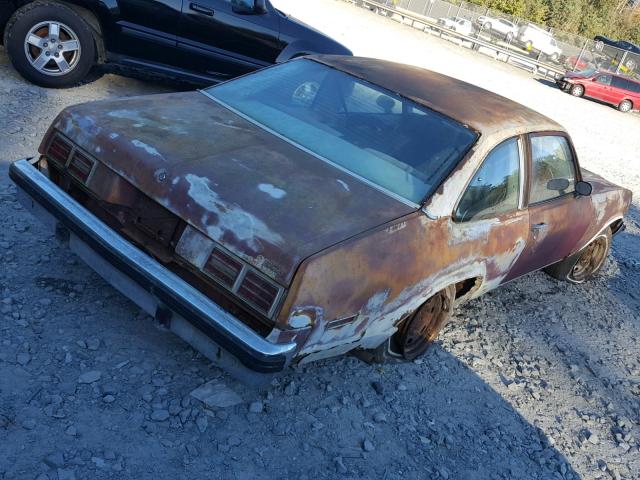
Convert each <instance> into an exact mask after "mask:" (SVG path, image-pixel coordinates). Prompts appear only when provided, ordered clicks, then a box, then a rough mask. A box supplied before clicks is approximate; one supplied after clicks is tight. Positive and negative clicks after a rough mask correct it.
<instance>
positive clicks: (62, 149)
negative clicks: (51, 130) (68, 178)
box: [46, 135, 72, 167]
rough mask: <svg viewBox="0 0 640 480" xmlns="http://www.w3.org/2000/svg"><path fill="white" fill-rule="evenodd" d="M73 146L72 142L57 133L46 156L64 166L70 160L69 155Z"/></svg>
mask: <svg viewBox="0 0 640 480" xmlns="http://www.w3.org/2000/svg"><path fill="white" fill-rule="evenodd" d="M71 148H72V147H71V144H70V143H68V142H67V141H65V140H63V139H62V137H61V136H60V135H56V136H55V137H53V140H52V141H51V143H50V144H49V148H47V152H46V156H47V158H49V159H50V160H53V161H54V162H55V163H57V164H58V165H59V166H61V167H64V166H65V165H66V164H67V160H69V155H71Z"/></svg>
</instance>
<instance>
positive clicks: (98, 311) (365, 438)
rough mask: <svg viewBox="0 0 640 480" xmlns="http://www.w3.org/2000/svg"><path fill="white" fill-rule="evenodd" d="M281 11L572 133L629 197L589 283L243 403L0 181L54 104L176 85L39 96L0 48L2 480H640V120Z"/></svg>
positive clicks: (364, 50) (344, 11)
mask: <svg viewBox="0 0 640 480" xmlns="http://www.w3.org/2000/svg"><path fill="white" fill-rule="evenodd" d="M277 4H278V5H280V6H282V8H283V9H284V10H286V11H290V12H291V13H293V14H295V15H296V16H298V17H299V18H301V19H303V20H304V21H306V22H308V23H310V24H312V25H313V26H316V27H318V28H320V29H322V30H324V31H326V32H328V33H329V34H331V35H333V36H334V37H336V38H338V39H339V40H341V41H343V42H344V43H345V44H346V45H348V46H349V47H350V48H352V49H353V51H354V52H355V53H356V54H360V55H368V56H376V57H383V58H388V59H393V60H397V61H401V62H405V63H414V64H417V65H420V66H424V67H427V68H431V69H433V70H437V71H440V72H443V73H446V74H448V75H451V76H455V77H458V78H462V79H465V80H467V81H471V82H472V83H476V84H478V85H481V86H483V87H485V88H488V89H490V90H494V91H496V92H498V93H501V94H502V95H505V96H507V97H510V98H513V99H515V100H517V101H519V102H521V103H524V104H526V105H528V106H530V107H533V108H535V109H537V110H539V111H541V112H543V113H545V114H546V115H548V116H550V117H552V118H554V119H556V120H558V121H560V123H562V124H564V125H565V126H566V127H567V128H568V129H569V130H570V132H571V134H572V136H573V138H574V141H575V143H576V147H577V150H578V153H579V155H580V160H581V162H582V164H583V166H585V167H587V168H589V169H591V170H594V171H595V172H597V173H601V174H603V175H605V176H606V177H607V178H610V179H612V180H614V181H617V182H619V183H620V184H622V185H624V186H626V187H627V188H630V189H631V190H633V192H634V196H635V199H636V200H634V206H633V208H632V212H631V215H630V218H629V219H628V224H629V227H628V229H627V231H626V232H624V233H622V234H621V235H619V236H618V237H617V238H616V241H615V243H614V248H613V254H612V257H611V259H610V260H609V261H608V262H607V264H606V267H605V269H604V271H603V273H602V275H601V276H600V277H599V278H598V279H596V280H595V281H592V282H590V283H589V284H587V285H582V286H575V285H568V284H565V283H561V282H558V281H556V280H554V279H551V278H549V277H547V276H546V275H544V274H542V273H535V274H532V275H529V276H526V277H525V278H522V279H519V280H517V281H514V282H512V283H511V284H509V285H507V286H505V287H503V288H501V289H500V290H498V291H496V292H493V293H491V294H488V295H485V296H484V297H482V298H480V299H478V300H475V301H473V302H470V303H468V304H467V305H465V306H463V307H462V308H460V309H459V310H458V312H457V313H456V315H455V318H454V320H453V321H452V322H451V323H450V324H449V325H448V326H447V327H446V329H445V331H444V332H443V334H442V337H441V338H442V340H441V341H440V342H438V343H437V344H436V345H435V346H434V347H433V348H432V349H431V350H430V352H429V353H428V354H427V355H426V356H425V357H424V358H422V359H419V360H418V361H415V362H413V363H409V364H403V365H387V366H370V365H366V364H363V363H361V362H360V361H358V360H356V359H355V358H352V357H344V358H338V359H332V360H327V361H323V362H319V363H316V364H312V365H308V366H305V367H304V368H299V369H295V370H292V371H290V372H288V373H287V374H286V375H284V376H281V377H279V378H278V379H276V380H275V381H274V382H273V383H272V385H271V386H270V387H269V388H267V389H265V390H262V391H257V390H253V389H250V388H248V387H245V386H242V385H239V384H238V383H236V382H234V381H232V380H231V379H229V378H228V377H227V376H226V375H224V374H223V373H222V372H221V371H219V370H218V369H217V368H215V367H212V366H211V365H210V364H209V362H207V361H206V360H205V359H204V358H202V357H201V356H200V355H198V354H197V353H196V352H194V351H193V350H192V349H191V348H189V347H188V346H186V345H185V344H184V343H182V342H181V341H180V340H178V339H177V338H176V337H174V336H173V335H172V334H170V333H168V332H166V331H165V330H163V329H162V328H161V327H160V326H157V325H154V324H153V322H152V320H151V319H150V318H148V317H147V316H146V315H143V314H141V313H140V312H139V310H138V309H137V308H136V307H135V306H134V305H132V304H131V303H130V302H128V301H127V300H126V299H124V298H123V297H122V296H121V295H119V294H118V293H117V292H115V291H114V290H113V289H111V288H110V287H109V286H107V285H106V284H105V283H104V282H103V281H102V280H101V279H100V278H99V277H98V276H97V275H96V274H94V273H93V272H92V271H91V270H90V269H89V268H87V267H85V266H84V265H83V264H82V263H81V262H79V261H78V260H77V259H76V258H75V257H74V256H73V255H72V254H70V253H69V252H68V251H67V250H66V249H64V248H60V247H59V246H58V244H57V243H56V242H55V240H54V239H53V237H52V236H51V235H49V234H48V233H47V232H46V231H45V229H44V228H43V227H42V226H41V225H40V224H39V223H38V222H37V221H35V220H34V219H32V218H31V217H30V216H29V215H28V214H27V213H26V212H25V211H24V210H23V209H22V208H21V207H20V206H19V205H18V203H17V202H16V200H15V189H14V188H13V187H12V186H11V184H10V182H9V181H8V179H7V176H6V171H7V167H8V162H9V161H10V160H13V159H17V158H20V157H23V156H27V155H32V154H33V153H34V152H35V150H36V148H37V145H38V142H39V140H40V138H41V136H42V134H43V132H44V130H45V129H46V127H47V126H48V125H49V123H50V122H51V120H52V119H53V117H54V116H55V115H56V114H57V113H58V111H59V110H61V109H62V108H63V107H64V106H66V105H70V104H74V103H78V102H84V101H89V100H94V99H101V98H108V97H118V96H125V95H138V94H144V93H152V92H159V91H165V90H168V89H171V88H174V87H172V86H171V85H167V84H154V83H149V82H146V83H144V82H141V81H138V80H134V79H129V78H124V77H119V76H114V75H105V76H103V77H102V78H100V79H99V80H97V81H95V82H93V83H90V84H87V85H84V86H82V87H78V88H74V89H71V90H62V91H53V90H43V89H40V88H38V87H34V86H32V85H29V84H27V83H25V82H24V81H23V80H22V79H21V78H20V77H18V75H17V74H16V73H15V72H14V71H13V70H12V69H11V67H10V66H9V65H8V60H7V57H6V55H5V54H4V51H2V50H1V49H0V112H1V113H2V115H1V116H0V159H1V160H0V265H1V268H0V479H10V478H11V479H33V478H37V479H39V480H44V479H47V478H49V479H55V478H58V479H60V480H62V479H73V478H75V479H84V478H96V479H106V478H156V479H165V478H166V479H176V478H189V479H195V478H238V479H245V478H247V479H261V478H295V479H305V478H306V479H309V478H313V479H318V478H379V479H424V478H442V479H535V478H540V479H547V478H558V479H561V478H564V479H572V478H574V479H575V478H584V479H598V478H600V479H608V478H614V479H617V478H624V479H638V478H640V476H639V475H638V472H640V451H639V447H640V443H639V439H640V427H639V423H640V354H639V352H640V345H639V342H638V336H639V333H638V332H639V330H638V329H639V327H640V313H639V311H640V293H639V291H638V284H640V248H639V245H640V241H639V235H640V213H639V212H640V210H639V203H638V199H640V164H639V163H638V156H637V155H638V154H637V152H638V151H640V135H639V134H638V132H639V131H640V130H639V127H640V116H638V115H635V114H634V115H623V114H620V113H618V112H616V111H615V110H613V109H612V108H610V107H607V106H604V105H601V104H598V103H595V102H591V101H587V100H582V99H575V98H572V97H570V96H568V95H566V94H563V93H561V92H560V91H558V90H557V89H555V88H554V87H553V86H552V85H550V84H548V83H547V82H544V81H541V80H536V79H534V78H532V77H531V76H529V75H527V74H526V73H524V72H522V71H520V70H517V69H515V68H513V67H510V66H507V65H505V64H502V63H500V62H496V61H493V60H491V59H488V58H485V57H483V56H480V55H475V54H473V53H472V52H470V51H469V50H466V49H464V48H460V47H458V46H455V45H453V44H451V43H449V42H447V41H444V40H440V39H437V38H435V37H431V36H428V35H425V34H423V33H421V32H418V31H416V30H413V29H411V28H409V27H406V26H402V25H399V24H397V23H396V22H393V21H392V20H390V19H387V18H383V17H379V16H375V15H373V14H371V13H368V12H366V11H364V10H361V9H357V8H356V7H354V6H352V5H350V4H346V3H341V2H335V1H333V0H314V1H307V2H296V1H293V0H279V1H278V2H277ZM203 384H204V388H200V389H199V390H196V389H198V387H202V386H203ZM203 389H204V390H207V389H208V390H209V393H210V395H209V396H208V397H205V396H203V395H202V394H201V393H202V391H203ZM194 390H195V391H194ZM192 392H193V393H192ZM211 392H213V394H211ZM196 397H199V398H200V399H204V401H202V400H200V399H197V398H196Z"/></svg>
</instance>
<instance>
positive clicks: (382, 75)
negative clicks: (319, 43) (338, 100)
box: [310, 55, 564, 135]
mask: <svg viewBox="0 0 640 480" xmlns="http://www.w3.org/2000/svg"><path fill="white" fill-rule="evenodd" d="M310 58H312V59H313V60H316V61H318V62H321V63H324V64H325V65H328V66H330V67H333V68H336V69H338V70H342V71H344V72H346V73H349V74H351V75H353V76H355V77H358V78H361V79H363V80H367V81H369V82H371V83H374V84H376V85H378V86H380V87H382V88H386V89H387V90H391V91H392V92H394V93H397V94H399V95H402V96H404V97H407V98H409V99H411V100H413V101H415V102H416V103H420V104H421V105H424V106H426V107H428V108H431V109H432V110H435V111H437V112H440V113H442V114H444V115H447V116H448V117H451V118H453V119H455V120H457V121H459V122H461V123H463V124H465V125H467V126H469V127H471V128H473V129H474V130H477V131H478V132H480V133H481V134H485V135H486V134H490V133H495V132H498V131H505V130H513V131H514V132H516V131H517V132H521V131H523V127H527V126H531V127H532V130H564V128H562V127H561V126H560V125H559V124H558V123H556V122H555V121H553V120H551V119H550V118H547V117H545V116H544V115H542V114H540V113H538V112H536V111H535V110H531V109H530V108H527V107H525V106H524V105H521V104H519V103H517V102H514V101H513V100H509V99H508V98H505V97H502V96H500V95H498V94H495V93H493V92H490V91H488V90H485V89H483V88H480V87H477V86H475V85H471V84H470V83H466V82H463V81H462V80H457V79H455V78H452V77H448V76H446V75H442V74H440V73H436V72H432V71H430V70H425V69H423V68H419V67H414V66H411V65H404V64H401V63H394V62H389V61H386V60H379V59H374V58H365V57H349V56H337V55H314V56H312V57H310ZM525 129H526V128H525Z"/></svg>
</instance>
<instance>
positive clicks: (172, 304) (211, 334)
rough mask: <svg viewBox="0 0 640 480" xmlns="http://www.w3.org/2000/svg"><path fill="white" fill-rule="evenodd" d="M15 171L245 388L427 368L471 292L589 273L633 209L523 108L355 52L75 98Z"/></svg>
mask: <svg viewBox="0 0 640 480" xmlns="http://www.w3.org/2000/svg"><path fill="white" fill-rule="evenodd" d="M10 175H11V178H12V179H13V181H14V182H15V183H16V185H17V187H18V193H19V196H20V198H21V200H22V203H23V204H24V205H25V206H26V207H27V208H28V209H29V210H31V211H32V212H33V213H34V214H36V215H37V216H39V217H41V218H42V219H43V220H45V221H46V222H47V224H48V225H50V226H51V228H52V229H54V230H55V231H56V232H57V234H58V237H59V238H61V239H64V240H68V242H69V244H70V247H71V249H72V250H73V251H75V252H76V253H77V254H78V255H79V256H80V257H81V258H82V259H83V260H84V261H86V262H87V263H88V264H89V265H90V266H91V267H92V268H94V269H95V270H96V271H97V272H98V273H100V274H101V275H102V276H103V277H104V278H106V279H107V280H108V281H109V282H110V283H112V284H113V285H114V286H115V287H116V288H118V289H119V290H120V291H121V292H122V293H124V294H126V295H127V296H129V297H130V298H132V299H133V300H134V301H136V302H137V303H138V304H139V305H140V306H141V307H142V308H143V309H145V310H146V311H147V312H149V313H150V314H152V315H155V317H156V318H157V319H158V321H160V322H162V323H164V324H165V325H166V326H167V327H168V328H170V329H171V330H172V331H174V332H175V333H177V334H178V335H179V336H181V337H182V338H184V339H185V340H186V341H187V342H189V343H191V344H192V345H193V346H194V347H195V348H197V349H198V350H200V351H202V352H203V353H204V354H206V355H207V356H208V357H209V358H211V359H212V360H214V361H215V362H217V363H218V364H219V365H221V366H222V367H223V368H226V369H227V370H229V371H231V372H232V373H234V374H236V375H239V376H242V377H243V378H245V379H247V380H248V381H253V380H254V379H256V378H259V377H260V374H264V373H274V372H278V371H281V370H283V369H285V368H286V367H287V366H288V365H290V364H292V363H299V362H300V363H302V362H309V361H313V360H316V359H321V358H326V357H330V356H335V355H339V354H343V353H346V352H348V351H357V352H361V353H362V354H364V355H365V356H367V355H368V356H369V357H370V358H372V359H374V360H383V359H386V360H391V359H413V358H415V357H417V356H418V355H420V354H421V353H423V352H424V351H425V350H426V349H427V348H428V346H429V344H430V343H431V342H432V341H433V340H434V339H435V337H436V335H437V334H438V332H439V330H440V329H441V327H442V325H443V324H444V322H446V321H447V319H448V318H449V317H450V315H451V311H452V308H453V307H454V306H455V305H456V304H457V303H460V302H463V301H465V300H468V299H470V298H474V297H477V296H479V295H481V294H483V293H484V292H487V291H489V290H491V289H493V288H496V287H498V286H499V285H501V284H503V283H505V282H508V281H510V280H512V279H514V278H517V277H519V276H521V275H524V274H526V273H528V272H532V271H535V270H539V269H543V268H544V269H545V270H546V271H547V272H548V273H550V274H552V275H554V276H555V277H557V278H561V279H565V280H568V281H570V282H574V283H581V282H584V281H585V280H587V279H588V278H589V277H591V276H593V275H594V274H596V273H597V272H598V270H599V269H600V268H601V267H602V265H603V263H604V261H605V259H606V256H607V254H608V251H609V247H610V243H611V238H612V235H613V234H614V233H616V232H617V231H619V230H620V229H621V228H622V227H623V220H622V218H623V215H624V214H625V213H626V211H627V209H628V208H629V205H630V202H631V192H629V191H628V190H626V189H623V188H621V187H618V186H616V185H614V184H612V183H610V182H608V181H606V180H604V179H603V178H601V177H599V176H597V175H594V174H592V173H590V172H587V171H586V170H584V169H581V168H580V166H579V164H578V159H577V157H576V153H575V150H574V147H573V144H572V142H571V139H570V137H569V135H568V134H567V132H566V131H565V130H564V129H563V128H562V127H561V126H560V125H558V124H557V123H555V122H554V121H552V120H550V119H548V118H546V117H544V116H542V115H540V114H538V113H536V112H534V111H532V110H530V109H528V108H525V107H523V106H522V105H519V104H517V103H514V102H512V101H510V100H508V99H506V98H503V97H500V96H498V95H495V94H493V93H491V92H488V91H485V90H482V89H480V88H478V87H475V86H473V85H469V84H467V83H463V82H461V81H458V80H454V79H452V78H449V77H446V76H443V75H439V74H436V73H433V72H429V71H426V70H422V69H419V68H416V67H411V66H406V65H400V64H394V63H390V62H385V61H381V60H373V59H366V58H356V57H338V56H313V57H305V58H300V59H295V60H292V61H289V62H287V63H284V64H282V65H278V66H274V67H270V68H267V69H265V70H262V71H260V72H257V73H252V74H249V75H246V76H244V77H241V78H238V79H235V80H231V81H228V82H226V83H223V84H219V85H217V86H215V87H212V88H209V89H205V90H201V91H196V92H188V93H176V94H164V95H155V96H146V97H139V98H129V99H122V100H108V101H102V102H95V103H88V104H84V105H78V106H74V107H72V108H68V109H66V110H65V111H63V112H62V113H61V114H60V115H59V116H58V117H57V119H56V120H55V121H54V122H53V124H52V126H51V128H50V129H49V131H48V132H47V133H46V135H45V137H44V139H43V141H42V144H41V147H40V155H39V156H36V157H34V158H33V159H24V160H19V161H17V162H14V163H13V164H12V165H11V168H10Z"/></svg>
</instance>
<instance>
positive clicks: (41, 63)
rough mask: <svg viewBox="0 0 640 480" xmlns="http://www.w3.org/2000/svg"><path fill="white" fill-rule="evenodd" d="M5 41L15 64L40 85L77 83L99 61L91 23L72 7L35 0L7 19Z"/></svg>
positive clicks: (16, 67)
mask: <svg viewBox="0 0 640 480" xmlns="http://www.w3.org/2000/svg"><path fill="white" fill-rule="evenodd" d="M4 44H5V47H6V50H7V54H8V55H9V59H10V60H11V63H12V64H13V66H14V68H15V69H16V70H17V71H18V72H19V73H20V74H21V75H22V76H23V77H24V78H26V79H27V80H29V81H30V82H32V83H35V84H36V85H40V86H41V87H47V88H65V87H71V86H74V85H77V84H78V83H80V82H81V81H82V80H83V79H84V78H85V77H86V76H87V74H88V73H89V71H90V70H91V67H92V66H93V65H94V64H95V62H96V45H95V41H94V37H93V34H92V31H91V27H90V26H89V24H88V23H87V22H86V21H85V20H84V19H83V18H82V17H81V16H80V15H79V14H78V13H76V12H75V11H74V10H73V9H72V8H70V7H68V6H66V5H63V4H61V3H56V2H46V1H45V2H33V3H29V4H27V5H25V6H24V7H22V8H20V9H19V10H17V11H16V12H15V13H14V14H13V16H12V17H11V18H10V19H9V21H8V22H7V26H6V28H5V36H4Z"/></svg>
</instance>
